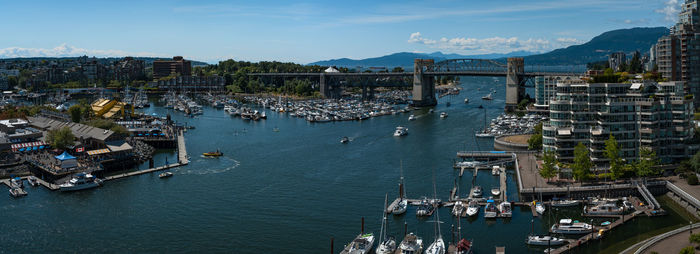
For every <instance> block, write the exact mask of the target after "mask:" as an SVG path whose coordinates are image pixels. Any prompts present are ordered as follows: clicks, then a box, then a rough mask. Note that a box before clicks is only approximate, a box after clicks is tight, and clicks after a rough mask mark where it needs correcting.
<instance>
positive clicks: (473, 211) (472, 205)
mask: <svg viewBox="0 0 700 254" xmlns="http://www.w3.org/2000/svg"><path fill="white" fill-rule="evenodd" d="M479 208H480V207H479V203H478V202H476V200H472V201H469V206H467V215H468V216H469V217H471V216H474V215H477V214H479Z"/></svg>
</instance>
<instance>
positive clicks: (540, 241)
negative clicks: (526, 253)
mask: <svg viewBox="0 0 700 254" xmlns="http://www.w3.org/2000/svg"><path fill="white" fill-rule="evenodd" d="M526 243H527V244H529V245H537V246H556V245H562V244H564V243H566V240H564V239H562V238H557V237H553V236H548V235H531V236H528V237H527V241H526Z"/></svg>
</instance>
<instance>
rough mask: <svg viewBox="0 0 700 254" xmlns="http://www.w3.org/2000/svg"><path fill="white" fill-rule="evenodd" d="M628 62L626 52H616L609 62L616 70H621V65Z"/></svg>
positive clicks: (611, 55)
mask: <svg viewBox="0 0 700 254" xmlns="http://www.w3.org/2000/svg"><path fill="white" fill-rule="evenodd" d="M626 63H627V55H626V54H625V52H614V53H612V54H610V57H609V58H608V64H609V65H610V68H612V69H613V70H614V71H620V66H621V65H622V64H626Z"/></svg>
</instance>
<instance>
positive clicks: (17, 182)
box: [10, 177, 24, 188]
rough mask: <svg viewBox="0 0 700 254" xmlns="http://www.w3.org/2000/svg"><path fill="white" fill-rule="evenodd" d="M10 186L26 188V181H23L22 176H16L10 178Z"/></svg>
mask: <svg viewBox="0 0 700 254" xmlns="http://www.w3.org/2000/svg"><path fill="white" fill-rule="evenodd" d="M10 186H12V187H17V188H24V181H22V178H19V177H15V178H12V179H11V180H10Z"/></svg>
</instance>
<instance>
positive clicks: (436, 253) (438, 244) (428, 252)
mask: <svg viewBox="0 0 700 254" xmlns="http://www.w3.org/2000/svg"><path fill="white" fill-rule="evenodd" d="M433 198H435V199H437V190H436V189H435V178H434V177H433ZM458 218H459V217H458ZM425 254H445V241H444V240H442V233H441V232H440V210H437V209H436V210H435V241H434V242H433V243H431V244H430V245H429V246H428V248H427V249H425Z"/></svg>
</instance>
